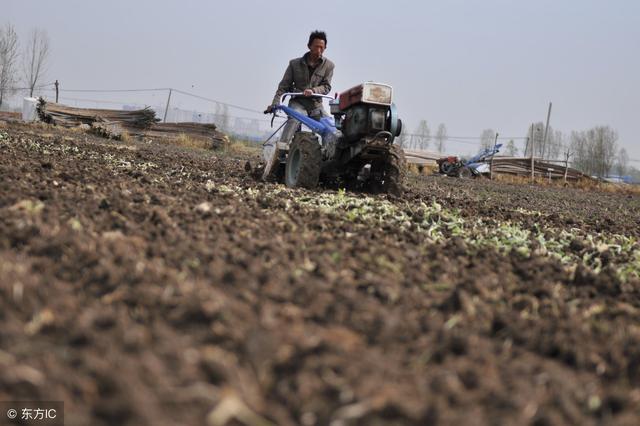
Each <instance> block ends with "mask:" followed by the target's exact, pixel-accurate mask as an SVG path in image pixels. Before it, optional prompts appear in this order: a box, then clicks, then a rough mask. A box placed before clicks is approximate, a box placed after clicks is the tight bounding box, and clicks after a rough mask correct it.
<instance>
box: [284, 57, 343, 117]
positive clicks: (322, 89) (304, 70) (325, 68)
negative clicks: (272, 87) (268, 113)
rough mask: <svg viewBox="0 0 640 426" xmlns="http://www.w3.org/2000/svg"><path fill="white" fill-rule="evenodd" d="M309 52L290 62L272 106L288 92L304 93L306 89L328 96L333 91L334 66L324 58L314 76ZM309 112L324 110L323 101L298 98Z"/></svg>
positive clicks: (314, 71)
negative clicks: (309, 63)
mask: <svg viewBox="0 0 640 426" xmlns="http://www.w3.org/2000/svg"><path fill="white" fill-rule="evenodd" d="M308 56H309V52H307V53H305V54H304V56H302V57H301V58H296V59H292V60H291V61H289V66H288V67H287V70H286V71H285V72H284V76H283V77H282V81H280V84H278V90H276V94H275V96H274V97H273V102H272V105H277V104H278V103H279V102H280V96H282V94H283V93H287V92H302V91H304V90H305V89H311V90H313V92H314V93H319V94H321V95H326V94H328V93H329V92H330V91H331V78H332V77H333V68H334V64H333V62H331V61H330V60H329V59H327V58H325V57H324V56H323V57H321V58H320V63H319V64H318V65H317V66H316V68H315V69H314V70H313V74H311V72H310V71H309V65H308V64H307V57H308ZM296 101H298V102H299V103H300V104H302V105H303V106H304V107H305V108H306V109H307V111H311V110H314V109H317V108H322V100H321V99H318V98H308V99H305V98H303V97H299V98H296Z"/></svg>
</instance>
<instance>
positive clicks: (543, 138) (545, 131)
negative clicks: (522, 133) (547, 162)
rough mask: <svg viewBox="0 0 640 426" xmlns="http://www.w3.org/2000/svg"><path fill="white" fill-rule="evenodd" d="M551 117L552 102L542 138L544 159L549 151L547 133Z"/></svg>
mask: <svg viewBox="0 0 640 426" xmlns="http://www.w3.org/2000/svg"><path fill="white" fill-rule="evenodd" d="M550 117H551V102H549V111H548V112H547V125H546V126H545V128H544V136H543V137H542V159H543V160H544V153H545V152H546V149H547V132H548V131H549V118H550Z"/></svg>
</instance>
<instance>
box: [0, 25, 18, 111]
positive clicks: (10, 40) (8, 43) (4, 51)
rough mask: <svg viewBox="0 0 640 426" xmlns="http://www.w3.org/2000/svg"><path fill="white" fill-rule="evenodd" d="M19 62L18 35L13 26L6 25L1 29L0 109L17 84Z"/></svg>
mask: <svg viewBox="0 0 640 426" xmlns="http://www.w3.org/2000/svg"><path fill="white" fill-rule="evenodd" d="M17 60H18V35H17V34H16V30H15V29H14V28H13V25H11V24H6V25H5V26H4V27H3V28H0V107H1V106H2V102H3V101H4V98H5V96H6V95H7V94H8V93H9V92H10V91H11V86H13V85H14V84H15V82H16V72H15V71H16V69H15V68H16V62H17Z"/></svg>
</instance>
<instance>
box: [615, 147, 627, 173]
mask: <svg viewBox="0 0 640 426" xmlns="http://www.w3.org/2000/svg"><path fill="white" fill-rule="evenodd" d="M628 168H629V154H627V150H626V149H624V148H620V151H619V152H618V158H617V160H616V172H617V173H618V176H624V175H626V174H627V169H628Z"/></svg>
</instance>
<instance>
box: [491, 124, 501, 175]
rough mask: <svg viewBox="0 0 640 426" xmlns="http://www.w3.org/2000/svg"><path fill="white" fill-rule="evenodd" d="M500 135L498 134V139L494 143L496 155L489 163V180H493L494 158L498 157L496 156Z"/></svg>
mask: <svg viewBox="0 0 640 426" xmlns="http://www.w3.org/2000/svg"><path fill="white" fill-rule="evenodd" d="M499 134H500V133H498V132H496V139H495V140H494V141H493V151H494V154H493V155H492V156H491V161H489V179H490V180H493V158H494V157H495V156H496V154H495V150H496V145H498V135H499Z"/></svg>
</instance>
